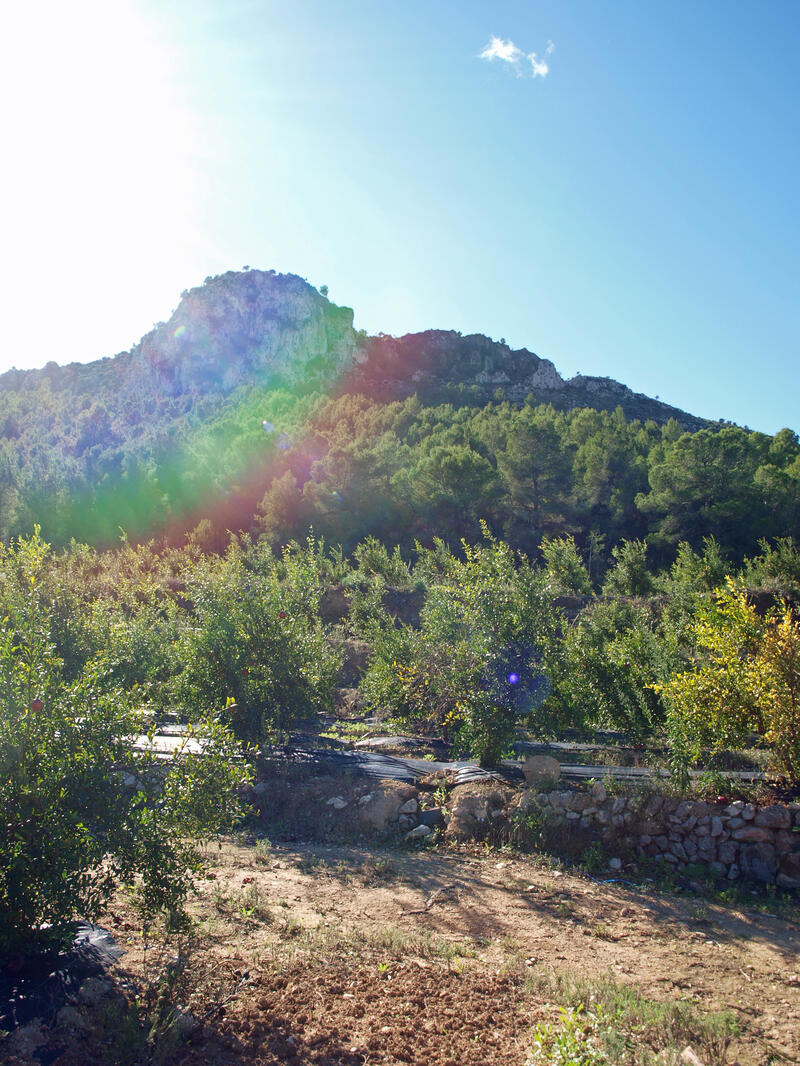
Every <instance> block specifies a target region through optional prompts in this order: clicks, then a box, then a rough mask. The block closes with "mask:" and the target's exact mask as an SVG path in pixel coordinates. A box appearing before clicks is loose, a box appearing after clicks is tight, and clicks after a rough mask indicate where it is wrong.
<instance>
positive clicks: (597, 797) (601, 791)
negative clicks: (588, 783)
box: [591, 781, 608, 803]
mask: <svg viewBox="0 0 800 1066" xmlns="http://www.w3.org/2000/svg"><path fill="white" fill-rule="evenodd" d="M591 796H592V799H593V800H594V801H595V803H604V802H605V800H606V799H608V792H606V790H605V787H604V786H603V785H602V784H601V783H600V782H599V781H595V783H594V784H593V785H592V791H591Z"/></svg>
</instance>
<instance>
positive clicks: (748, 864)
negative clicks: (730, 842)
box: [739, 843, 778, 885]
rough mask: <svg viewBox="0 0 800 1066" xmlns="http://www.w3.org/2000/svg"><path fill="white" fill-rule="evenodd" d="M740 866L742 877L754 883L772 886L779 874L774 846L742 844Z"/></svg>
mask: <svg viewBox="0 0 800 1066" xmlns="http://www.w3.org/2000/svg"><path fill="white" fill-rule="evenodd" d="M739 866H740V867H741V870H742V876H743V877H745V878H749V879H750V880H752V881H761V882H763V883H764V884H767V885H768V884H771V883H772V882H773V881H774V880H775V875H776V873H777V872H778V864H777V862H776V860H775V848H774V847H773V846H772V844H766V843H759V844H742V847H741V850H740V851H739Z"/></svg>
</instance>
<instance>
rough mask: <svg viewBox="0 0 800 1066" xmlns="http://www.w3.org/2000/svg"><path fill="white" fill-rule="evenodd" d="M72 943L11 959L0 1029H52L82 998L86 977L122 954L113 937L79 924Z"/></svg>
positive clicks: (4, 975)
mask: <svg viewBox="0 0 800 1066" xmlns="http://www.w3.org/2000/svg"><path fill="white" fill-rule="evenodd" d="M73 928H74V930H75V931H74V933H73V934H72V936H71V938H70V939H69V940H68V941H67V945H66V946H65V947H64V948H63V949H62V950H60V951H59V950H58V949H57V948H54V949H52V950H50V951H42V952H41V953H39V954H36V955H28V956H25V957H22V956H17V957H14V958H11V959H7V960H6V966H5V969H4V970H3V971H0V1029H6V1030H13V1029H16V1028H18V1027H19V1026H21V1025H27V1024H28V1022H31V1021H33V1020H34V1018H36V1019H40V1020H41V1021H42V1022H44V1023H45V1024H46V1025H49V1024H50V1023H51V1022H52V1021H53V1019H54V1018H55V1016H56V1014H57V1013H58V1011H59V1010H60V1009H61V1007H63V1006H64V1004H65V1003H66V1002H67V1001H68V1000H69V999H71V998H73V997H74V996H77V994H78V990H79V989H80V987H81V985H82V984H83V982H84V981H85V980H86V978H87V977H100V976H102V975H104V974H105V973H107V971H108V970H109V969H110V967H111V965H112V964H113V963H114V962H116V961H117V959H118V958H119V957H120V955H122V954H123V949H122V948H120V947H118V946H117V942H116V941H115V940H114V938H113V936H112V935H111V933H109V932H108V931H107V930H106V929H102V928H101V927H100V926H99V925H90V924H89V923H88V922H79V923H78V924H77V926H76V927H73Z"/></svg>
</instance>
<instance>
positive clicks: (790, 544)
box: [742, 537, 800, 597]
mask: <svg viewBox="0 0 800 1066" xmlns="http://www.w3.org/2000/svg"><path fill="white" fill-rule="evenodd" d="M758 543H759V547H760V548H761V554H760V555H757V556H756V557H755V558H754V559H748V560H746V562H745V566H744V570H743V573H742V578H743V580H744V582H745V584H746V585H747V586H748V587H749V588H759V589H764V591H766V592H773V593H777V594H778V595H780V596H790V595H792V596H795V597H800V546H798V544H797V541H796V540H795V539H794V537H778V538H777V540H776V541H775V542H774V543H772V544H771V543H770V542H769V541H768V540H767V539H766V538H764V539H762V540H760V541H759V542H758Z"/></svg>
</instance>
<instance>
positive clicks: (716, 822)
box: [711, 814, 722, 837]
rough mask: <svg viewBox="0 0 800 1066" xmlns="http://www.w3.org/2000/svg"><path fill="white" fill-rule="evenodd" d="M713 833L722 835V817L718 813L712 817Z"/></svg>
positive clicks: (714, 835)
mask: <svg viewBox="0 0 800 1066" xmlns="http://www.w3.org/2000/svg"><path fill="white" fill-rule="evenodd" d="M711 835H712V837H721V836H722V819H721V818H719V817H718V816H717V815H716V814H715V815H714V816H713V817H712V819H711Z"/></svg>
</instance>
